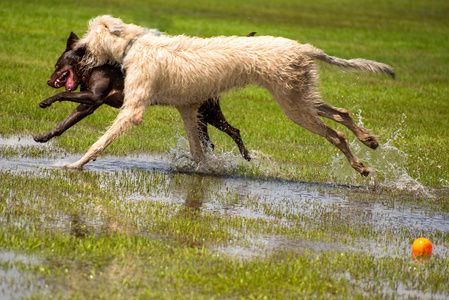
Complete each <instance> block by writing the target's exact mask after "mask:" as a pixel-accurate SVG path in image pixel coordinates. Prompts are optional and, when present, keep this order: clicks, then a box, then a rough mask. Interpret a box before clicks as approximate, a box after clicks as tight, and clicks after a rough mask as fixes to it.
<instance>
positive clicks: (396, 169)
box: [330, 110, 431, 196]
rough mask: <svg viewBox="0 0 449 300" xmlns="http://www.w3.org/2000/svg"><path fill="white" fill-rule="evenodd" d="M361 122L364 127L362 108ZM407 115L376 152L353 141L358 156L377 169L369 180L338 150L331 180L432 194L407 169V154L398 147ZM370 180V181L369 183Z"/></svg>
mask: <svg viewBox="0 0 449 300" xmlns="http://www.w3.org/2000/svg"><path fill="white" fill-rule="evenodd" d="M357 118H358V125H359V126H361V127H363V126H364V125H363V121H362V117H361V111H360V110H359V112H358V114H357ZM406 118H407V117H406V115H405V114H403V118H402V120H401V122H399V124H398V129H397V130H395V131H394V132H393V133H392V135H391V137H390V138H388V139H387V141H386V142H385V143H384V144H381V145H380V146H379V148H377V149H376V151H373V150H371V149H368V148H366V147H365V146H364V145H363V144H362V143H361V142H360V141H358V140H357V139H356V138H354V139H353V140H352V142H350V148H351V150H352V151H353V152H354V154H355V155H356V156H358V157H359V158H361V159H362V160H363V161H364V162H365V163H366V164H367V165H368V166H369V167H370V168H372V169H374V172H372V175H370V176H369V177H368V178H367V179H363V178H361V176H360V175H359V174H358V173H357V172H355V171H354V169H352V168H351V166H350V165H349V163H348V161H347V159H346V157H345V156H344V155H343V154H340V153H338V155H337V156H333V157H332V163H331V167H330V173H331V180H332V181H333V182H338V183H344V184H351V185H359V184H368V185H370V186H374V187H376V186H380V187H384V188H389V189H395V190H401V191H408V192H414V193H417V194H424V195H427V196H431V195H430V192H429V190H428V189H427V188H426V187H425V186H424V185H423V184H421V183H420V182H419V181H418V179H415V178H412V177H411V176H410V175H409V174H408V171H407V168H406V161H407V157H408V155H407V153H405V152H404V151H402V150H400V149H399V148H397V147H396V146H395V145H394V143H395V142H396V141H397V140H399V139H402V138H403V135H402V130H401V128H402V125H403V124H404V122H405V119H406ZM367 181H368V182H367Z"/></svg>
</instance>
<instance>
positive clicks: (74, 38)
mask: <svg viewBox="0 0 449 300" xmlns="http://www.w3.org/2000/svg"><path fill="white" fill-rule="evenodd" d="M79 39H80V38H79V37H78V36H77V35H76V34H75V33H74V32H73V31H72V32H70V36H69V38H68V39H67V46H66V48H65V50H66V51H68V50H72V48H73V46H74V45H75V43H76V42H77V41H78V40H79Z"/></svg>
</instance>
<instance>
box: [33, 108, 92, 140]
mask: <svg viewBox="0 0 449 300" xmlns="http://www.w3.org/2000/svg"><path fill="white" fill-rule="evenodd" d="M100 105H101V104H100ZM100 105H88V104H80V105H78V107H77V108H76V109H75V110H74V111H73V112H72V113H71V114H70V116H68V117H67V118H66V119H65V120H64V121H62V122H61V123H59V124H58V125H57V126H56V127H55V128H53V129H52V130H51V131H49V132H47V133H46V134H43V135H35V136H33V138H34V140H35V141H36V142H38V143H45V142H48V141H49V140H50V139H52V138H54V137H55V136H60V135H61V134H63V133H64V132H65V131H66V130H67V129H69V128H70V127H72V126H73V125H75V124H76V123H78V122H79V121H81V120H82V119H84V118H85V117H87V116H88V115H91V114H92V113H93V112H94V111H95V110H96V109H97V108H98V107H99V106H100Z"/></svg>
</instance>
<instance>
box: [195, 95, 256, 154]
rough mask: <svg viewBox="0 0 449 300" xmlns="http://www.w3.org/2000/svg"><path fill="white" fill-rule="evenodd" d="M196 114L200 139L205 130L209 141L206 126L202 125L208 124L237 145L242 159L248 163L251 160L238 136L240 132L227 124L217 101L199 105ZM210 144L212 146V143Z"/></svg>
mask: <svg viewBox="0 0 449 300" xmlns="http://www.w3.org/2000/svg"><path fill="white" fill-rule="evenodd" d="M198 113H199V114H200V122H201V123H200V124H199V126H200V127H199V128H200V138H201V135H202V134H203V136H204V133H202V132H201V130H204V129H205V135H206V136H207V139H208V140H209V136H208V135H207V125H203V124H205V123H209V124H211V125H212V126H214V127H216V128H217V129H219V130H220V131H223V132H224V133H226V134H228V135H229V136H230V137H231V138H232V139H233V140H234V142H235V143H236V144H237V147H238V148H239V151H240V153H241V154H242V156H243V158H245V159H246V160H248V161H250V160H251V156H250V155H249V152H248V150H247V149H246V148H245V145H244V144H243V140H242V137H241V136H240V130H239V129H238V128H235V127H233V126H231V124H229V123H228V121H227V120H226V118H225V116H224V115H223V112H222V110H221V107H220V102H219V99H209V100H207V101H206V102H204V103H203V104H202V105H201V107H200V108H199V110H198ZM202 141H203V140H202ZM209 142H210V140H209ZM210 143H211V144H212V142H210ZM212 145H213V144H212Z"/></svg>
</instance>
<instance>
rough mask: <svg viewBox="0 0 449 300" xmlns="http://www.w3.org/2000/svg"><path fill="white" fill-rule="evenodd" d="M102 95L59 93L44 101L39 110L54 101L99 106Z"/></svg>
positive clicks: (87, 92)
mask: <svg viewBox="0 0 449 300" xmlns="http://www.w3.org/2000/svg"><path fill="white" fill-rule="evenodd" d="M103 98H104V95H103V94H101V93H93V92H91V91H86V92H61V93H57V94H56V95H53V96H51V97H50V98H47V99H45V100H44V101H42V102H41V103H39V106H40V107H41V108H47V107H49V106H50V105H52V104H53V103H54V102H56V101H59V102H61V101H70V102H76V103H81V104H87V105H101V104H102V103H103V102H102V99H103Z"/></svg>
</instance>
